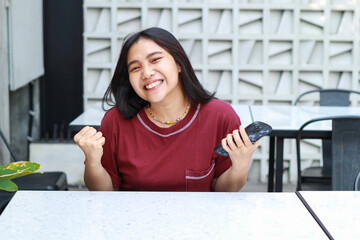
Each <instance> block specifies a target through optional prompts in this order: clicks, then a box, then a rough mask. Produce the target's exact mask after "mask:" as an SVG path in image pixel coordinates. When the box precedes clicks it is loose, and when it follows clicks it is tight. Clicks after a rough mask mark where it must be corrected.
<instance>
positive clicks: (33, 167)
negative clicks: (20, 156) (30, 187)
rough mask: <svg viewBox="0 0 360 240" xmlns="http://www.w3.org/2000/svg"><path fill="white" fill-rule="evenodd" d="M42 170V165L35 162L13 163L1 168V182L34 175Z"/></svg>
mask: <svg viewBox="0 0 360 240" xmlns="http://www.w3.org/2000/svg"><path fill="white" fill-rule="evenodd" d="M39 169H40V164H38V163H34V162H26V161H21V162H13V163H9V164H5V165H2V166H0V182H3V181H6V180H10V179H13V178H18V177H22V176H25V175H28V174H32V173H34V172H35V171H37V170H39Z"/></svg>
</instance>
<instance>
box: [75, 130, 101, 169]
mask: <svg viewBox="0 0 360 240" xmlns="http://www.w3.org/2000/svg"><path fill="white" fill-rule="evenodd" d="M74 141H75V142H76V144H77V145H79V147H80V148H81V150H82V151H83V152H84V154H85V158H86V162H87V164H99V163H100V162H101V157H102V155H103V147H102V146H103V145H104V144H105V138H104V137H103V135H102V133H101V132H98V131H96V129H95V128H93V127H89V126H86V127H84V128H83V129H81V130H80V131H79V132H78V133H77V134H76V135H75V136H74Z"/></svg>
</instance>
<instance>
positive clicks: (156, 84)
mask: <svg viewBox="0 0 360 240" xmlns="http://www.w3.org/2000/svg"><path fill="white" fill-rule="evenodd" d="M161 83H162V81H156V82H153V83H150V84H149V85H146V86H145V88H146V89H151V88H153V87H156V86H158V85H159V84H161Z"/></svg>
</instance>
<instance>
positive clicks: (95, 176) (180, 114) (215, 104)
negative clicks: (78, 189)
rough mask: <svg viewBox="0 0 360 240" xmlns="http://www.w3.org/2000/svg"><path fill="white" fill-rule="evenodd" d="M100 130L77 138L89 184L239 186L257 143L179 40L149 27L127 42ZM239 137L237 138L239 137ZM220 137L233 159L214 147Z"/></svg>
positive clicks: (173, 188)
mask: <svg viewBox="0 0 360 240" xmlns="http://www.w3.org/2000/svg"><path fill="white" fill-rule="evenodd" d="M105 102H106V103H108V104H110V105H111V104H112V105H113V106H114V107H113V108H111V109H110V110H109V111H108V112H107V113H106V114H105V116H104V118H103V120H102V122H101V127H100V129H99V131H96V130H95V129H94V128H92V127H85V128H83V129H82V130H81V131H80V132H78V133H77V134H76V135H75V136H74V141H75V142H76V143H77V144H78V145H79V146H80V148H81V149H82V151H83V152H84V154H85V158H86V160H85V173H84V180H85V183H86V186H87V187H88V189H89V190H136V191H146V190H149V191H239V190H240V189H241V188H242V187H243V186H244V184H245V182H246V178H247V173H248V169H249V164H250V160H251V156H252V154H253V153H254V151H255V149H256V148H257V147H258V146H259V144H260V143H259V141H258V142H256V143H255V144H252V143H251V142H250V140H249V138H248V136H247V134H246V132H245V130H244V127H243V126H242V125H241V123H240V119H239V117H238V115H237V114H236V113H235V111H234V110H233V109H232V107H231V106H230V105H229V104H228V103H226V102H224V101H221V100H218V99H215V98H214V95H213V94H210V93H209V92H207V91H206V90H205V89H204V88H203V87H202V86H201V84H200V82H199V81H198V79H197V77H196V75H195V72H194V70H193V68H192V66H191V64H190V61H189V59H188V57H187V56H186V53H185V52H184V50H183V48H182V47H181V45H180V43H179V42H178V41H177V39H176V38H175V37H174V36H173V35H172V34H171V33H169V32H168V31H166V30H164V29H161V28H149V29H145V30H143V31H140V32H138V33H135V34H132V35H130V36H128V37H127V39H126V40H125V42H124V44H123V47H122V50H121V53H120V57H119V60H118V63H117V66H116V69H115V73H114V76H113V78H112V80H111V83H110V86H109V88H108V89H107V91H106V93H105V96H104V99H103V104H104V103H105ZM233 139H234V140H233ZM219 143H222V146H223V148H224V149H225V150H226V151H227V152H228V153H229V156H230V157H229V158H227V157H223V156H219V155H217V154H216V153H215V152H214V148H215V146H217V145H218V144H219Z"/></svg>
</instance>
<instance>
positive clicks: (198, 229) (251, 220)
mask: <svg viewBox="0 0 360 240" xmlns="http://www.w3.org/2000/svg"><path fill="white" fill-rule="evenodd" d="M0 233H1V235H0V238H1V239H15V238H16V239H22V240H28V239H37V240H38V239H46V240H47V239H67V240H68V239H97V240H98V239H131V240H132V239H146V240H148V239H166V240H168V239H196V240H199V239H221V240H223V239H247V240H249V239H250V240H251V239H276V240H279V239H286V240H288V239H302V240H303V239H328V238H327V237H326V235H325V233H324V232H323V231H322V229H321V228H320V227H319V225H318V224H317V223H316V222H315V220H314V219H313V218H312V216H311V215H310V214H309V212H308V211H307V209H306V208H305V207H304V205H303V204H302V203H301V201H300V200H299V199H298V197H297V196H296V195H295V193H241V192H240V193H174V192H168V193H167V192H88V191H77V192H76V191H18V192H17V193H16V194H15V196H14V198H13V199H12V200H11V201H10V203H9V205H8V206H7V208H6V209H5V210H4V212H3V213H2V215H1V217H0Z"/></svg>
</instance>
